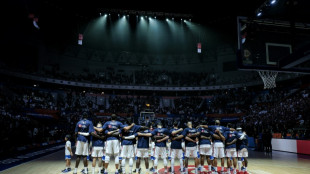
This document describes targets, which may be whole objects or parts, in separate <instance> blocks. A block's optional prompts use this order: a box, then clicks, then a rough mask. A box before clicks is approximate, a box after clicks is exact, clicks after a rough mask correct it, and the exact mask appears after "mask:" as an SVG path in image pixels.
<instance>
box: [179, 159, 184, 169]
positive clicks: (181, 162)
mask: <svg viewBox="0 0 310 174" xmlns="http://www.w3.org/2000/svg"><path fill="white" fill-rule="evenodd" d="M180 168H181V171H182V172H183V168H184V167H183V160H182V159H180Z"/></svg>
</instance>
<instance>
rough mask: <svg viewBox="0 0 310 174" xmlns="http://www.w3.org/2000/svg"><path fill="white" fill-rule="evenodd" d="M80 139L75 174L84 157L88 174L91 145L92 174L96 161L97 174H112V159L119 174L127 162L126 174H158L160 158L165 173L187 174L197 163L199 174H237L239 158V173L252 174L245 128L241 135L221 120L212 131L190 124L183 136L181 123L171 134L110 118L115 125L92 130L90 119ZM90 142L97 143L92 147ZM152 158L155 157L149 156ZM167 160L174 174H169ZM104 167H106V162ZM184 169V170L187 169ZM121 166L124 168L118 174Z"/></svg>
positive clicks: (80, 129) (79, 131) (81, 128)
mask: <svg viewBox="0 0 310 174" xmlns="http://www.w3.org/2000/svg"><path fill="white" fill-rule="evenodd" d="M75 132H76V135H77V143H76V152H75V154H76V155H77V160H76V165H75V169H74V172H73V173H74V174H76V173H77V168H78V165H79V162H80V159H81V157H83V160H84V167H85V168H84V173H87V172H88V171H87V158H86V157H87V155H88V154H89V152H88V150H89V142H91V143H92V150H91V151H92V153H91V155H92V157H93V165H92V174H95V167H96V161H98V167H99V171H98V173H102V172H103V173H105V174H107V169H108V165H109V162H110V158H111V157H112V156H114V160H115V174H120V173H126V168H125V165H126V161H127V159H128V160H129V168H127V169H128V170H127V173H132V172H135V173H158V168H157V167H158V160H159V158H161V159H162V160H163V164H164V172H165V173H168V172H170V173H176V172H178V173H185V174H187V173H188V172H189V171H188V163H189V162H188V159H189V158H194V161H195V173H196V174H198V173H200V172H206V173H237V171H236V168H237V158H238V167H239V171H242V172H243V173H247V171H246V167H247V157H248V150H247V144H248V141H247V139H248V138H247V135H246V133H245V132H242V130H241V128H237V131H236V130H235V129H233V128H231V125H230V124H228V125H227V127H224V126H220V122H219V120H216V121H215V125H213V126H210V125H206V124H204V123H202V124H201V125H197V127H193V125H192V122H190V121H189V122H187V128H185V129H184V130H183V129H182V128H178V123H177V122H175V123H174V124H173V128H172V129H171V130H169V129H166V128H163V126H162V124H161V123H160V122H159V123H157V125H156V127H152V125H149V127H146V126H145V125H144V124H141V125H135V124H134V123H130V121H129V120H128V121H126V123H125V124H122V123H121V122H119V121H116V115H112V116H111V121H107V122H106V123H104V124H103V125H102V124H101V123H98V124H97V125H96V126H93V124H92V122H91V121H89V120H87V116H85V117H84V119H83V120H81V121H79V122H78V123H77V124H76V129H75ZM90 136H92V140H91V141H90V138H89V137H90ZM149 152H150V153H149ZM150 157H151V160H152V161H153V167H152V168H149V162H148V159H149V158H150ZM134 158H136V169H135V170H134V171H133V160H134ZM176 158H177V159H178V160H179V163H180V169H178V171H175V167H174V166H175V159H176ZM225 158H227V168H226V169H225V168H224V159H225ZM141 159H144V161H145V168H146V169H145V170H146V171H141V168H140V162H141ZM205 159H206V160H207V163H208V168H207V169H205V168H204V160H205ZM217 159H221V168H220V171H218V169H217ZM168 160H170V164H171V165H170V166H171V167H170V170H169V171H168ZM103 161H104V162H103ZM183 163H184V164H183ZM119 164H121V167H120V168H119Z"/></svg>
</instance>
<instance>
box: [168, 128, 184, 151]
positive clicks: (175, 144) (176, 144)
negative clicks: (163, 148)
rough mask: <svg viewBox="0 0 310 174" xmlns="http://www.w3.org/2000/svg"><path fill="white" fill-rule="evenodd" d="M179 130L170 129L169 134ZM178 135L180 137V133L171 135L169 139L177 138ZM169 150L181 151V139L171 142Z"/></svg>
mask: <svg viewBox="0 0 310 174" xmlns="http://www.w3.org/2000/svg"><path fill="white" fill-rule="evenodd" d="M177 130H179V129H175V128H173V129H171V130H170V134H171V133H172V132H173V131H177ZM179 135H182V131H181V132H179V133H177V134H175V135H172V134H171V138H173V137H178V136H179ZM171 149H182V138H181V139H178V140H171Z"/></svg>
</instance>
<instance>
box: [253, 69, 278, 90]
mask: <svg viewBox="0 0 310 174" xmlns="http://www.w3.org/2000/svg"><path fill="white" fill-rule="evenodd" d="M257 72H258V74H259V76H260V77H261V78H262V80H263V82H264V89H271V88H275V87H277V85H276V78H277V75H278V72H277V71H266V70H265V71H263V70H259V71H257Z"/></svg>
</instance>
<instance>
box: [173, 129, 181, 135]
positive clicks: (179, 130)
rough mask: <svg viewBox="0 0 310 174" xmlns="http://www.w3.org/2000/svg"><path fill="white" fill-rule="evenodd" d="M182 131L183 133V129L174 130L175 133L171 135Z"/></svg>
mask: <svg viewBox="0 0 310 174" xmlns="http://www.w3.org/2000/svg"><path fill="white" fill-rule="evenodd" d="M182 131H183V128H180V129H178V130H175V131H173V132H171V135H175V134H177V133H180V132H182Z"/></svg>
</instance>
